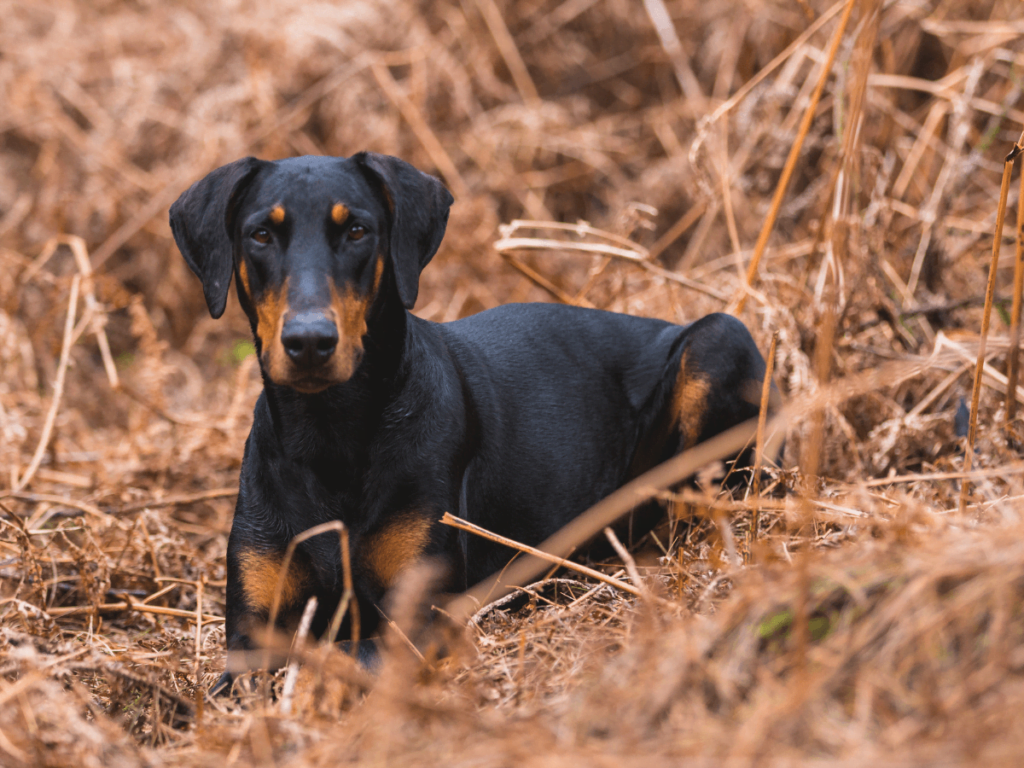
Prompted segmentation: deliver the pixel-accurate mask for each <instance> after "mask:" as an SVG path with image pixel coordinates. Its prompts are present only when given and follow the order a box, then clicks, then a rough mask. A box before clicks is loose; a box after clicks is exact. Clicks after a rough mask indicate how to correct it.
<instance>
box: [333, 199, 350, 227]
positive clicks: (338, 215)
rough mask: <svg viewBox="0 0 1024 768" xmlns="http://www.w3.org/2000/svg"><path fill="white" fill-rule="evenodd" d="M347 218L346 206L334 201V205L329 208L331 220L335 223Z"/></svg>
mask: <svg viewBox="0 0 1024 768" xmlns="http://www.w3.org/2000/svg"><path fill="white" fill-rule="evenodd" d="M347 218H348V208H346V207H345V206H344V205H342V204H341V203H335V204H334V207H333V208H331V220H332V221H334V223H335V224H341V222H343V221H344V220H345V219H347Z"/></svg>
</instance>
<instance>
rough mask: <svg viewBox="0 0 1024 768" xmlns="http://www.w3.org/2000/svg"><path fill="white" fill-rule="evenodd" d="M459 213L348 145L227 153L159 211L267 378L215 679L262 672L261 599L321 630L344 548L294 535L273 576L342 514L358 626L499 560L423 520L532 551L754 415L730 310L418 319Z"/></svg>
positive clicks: (387, 160)
mask: <svg viewBox="0 0 1024 768" xmlns="http://www.w3.org/2000/svg"><path fill="white" fill-rule="evenodd" d="M453 202H454V201H453V198H452V196H451V194H449V192H448V190H446V189H445V187H444V186H443V185H442V184H441V182H440V181H438V180H437V179H435V178H433V177H432V176H429V175H427V174H424V173H421V172H420V171H418V170H416V169H415V168H414V167H413V166H411V165H409V164H408V163H406V162H404V161H402V160H400V159H397V158H394V157H388V156H384V155H379V154H374V153H370V152H362V153H359V154H356V155H353V156H352V157H348V158H335V157H314V156H309V157H296V158H289V159H285V160H278V161H273V162H271V161H262V160H258V159H256V158H253V157H247V158H243V159H241V160H238V161H236V162H233V163H231V164H229V165H225V166H223V167H221V168H218V169H217V170H215V171H213V172H212V173H210V174H209V175H208V176H206V177H205V178H203V179H202V180H200V181H198V182H197V183H195V184H194V185H193V186H192V187H191V188H190V189H188V190H187V191H186V192H185V193H184V194H182V195H181V197H180V198H179V199H178V200H177V202H175V203H174V205H173V206H172V207H171V210H170V222H171V229H172V232H173V234H174V239H175V241H176V243H177V245H178V248H179V249H180V251H181V253H182V255H183V256H184V258H185V261H186V262H187V263H188V265H189V267H190V268H191V269H192V271H193V272H194V273H195V274H196V276H197V277H198V278H199V280H200V281H201V282H202V287H203V292H204V294H205V298H206V302H207V305H208V307H209V310H210V314H211V315H212V316H213V317H214V318H217V317H220V316H221V315H222V314H223V312H224V308H225V305H226V302H227V296H228V288H229V285H230V283H231V280H232V278H234V281H235V286H236V289H237V293H238V298H239V301H240V303H241V306H242V309H243V310H244V311H245V314H246V316H247V317H248V318H249V323H250V325H251V326H252V332H253V338H254V340H255V347H256V352H257V355H258V359H259V365H260V370H261V372H262V376H263V383H264V388H263V393H262V394H261V395H260V397H259V399H258V401H257V403H256V408H255V414H254V419H253V426H252V431H251V432H250V434H249V437H248V439H247V440H246V443H245V453H244V458H243V462H242V469H241V477H240V481H239V492H238V502H237V506H236V510H235V516H234V522H233V524H232V527H231V534H230V538H229V540H228V551H227V591H226V635H227V648H228V660H229V663H228V671H227V672H225V676H224V677H223V678H222V681H221V682H222V683H224V682H230V680H231V676H232V671H233V670H234V671H238V670H240V669H244V668H251V667H255V666H259V665H260V662H259V659H261V658H262V656H254V655H253V654H252V652H255V651H257V649H258V648H259V643H258V642H257V638H258V637H259V636H260V635H259V634H258V633H259V632H260V631H261V629H262V628H263V627H264V626H265V624H266V622H267V621H268V618H269V614H270V611H271V605H272V603H273V602H274V600H275V591H277V592H279V595H280V597H279V603H280V610H279V613H278V615H277V626H278V628H280V629H283V630H286V631H287V630H291V631H294V628H295V626H296V624H297V619H298V616H299V614H300V613H301V612H302V610H303V607H304V606H305V604H306V602H307V599H308V598H309V597H310V596H313V595H315V596H316V597H317V598H318V608H317V611H316V613H315V614H314V617H313V623H312V627H311V631H312V632H313V633H314V634H315V635H317V636H319V635H321V634H322V633H324V632H325V631H326V629H327V627H328V625H329V623H330V620H331V617H332V615H333V613H334V611H335V609H336V607H337V606H338V604H339V601H340V600H341V598H342V595H343V589H344V574H343V570H344V569H343V567H342V560H341V555H340V553H339V546H338V539H337V537H336V535H335V534H325V535H319V536H315V537H312V538H310V539H308V540H306V541H304V542H302V543H301V544H299V545H298V546H297V547H296V549H295V552H294V557H293V558H292V559H291V561H290V565H289V567H288V569H287V572H286V573H282V568H283V559H284V553H285V550H286V547H287V546H288V544H289V542H290V541H291V540H292V539H293V538H294V537H295V536H296V535H297V534H300V533H302V532H303V531H305V530H307V529H309V528H311V527H313V526H315V525H318V524H322V523H325V522H329V521H334V520H340V521H342V522H343V523H344V525H345V526H346V527H347V530H348V535H349V541H350V551H351V576H352V580H353V585H354V592H355V598H356V599H355V600H354V601H353V602H354V605H353V609H356V610H358V615H359V616H360V617H361V622H362V632H363V634H364V637H365V636H369V635H370V634H372V633H373V631H374V629H375V626H376V624H377V622H378V621H379V615H378V610H379V608H380V606H382V605H383V601H384V600H385V596H386V595H387V593H388V590H389V589H390V588H391V587H392V586H393V585H394V584H395V583H396V580H397V579H398V577H399V576H400V574H401V573H402V572H403V570H405V569H406V568H408V567H409V566H410V565H411V564H413V563H416V562H418V561H421V560H423V559H426V558H432V559H434V560H437V561H440V562H441V563H442V564H443V565H444V573H445V577H444V581H443V584H442V585H440V588H441V589H442V590H443V591H450V592H456V591H461V590H464V589H465V588H466V587H467V586H468V585H472V584H474V583H476V582H478V581H480V580H481V579H483V578H484V577H486V576H488V575H490V574H491V573H493V572H495V571H497V570H499V569H501V568H502V567H503V566H504V565H506V564H507V563H508V561H509V559H510V558H511V557H512V555H513V554H514V553H513V552H512V550H509V549H507V548H505V547H503V546H501V545H499V544H496V543H494V542H491V541H488V540H484V539H480V538H477V537H472V538H470V537H468V536H467V535H466V534H465V533H463V532H460V531H458V530H456V529H453V528H451V527H448V526H445V525H442V524H440V523H439V522H438V521H439V518H440V517H441V516H442V515H443V513H444V512H446V511H451V512H452V513H457V514H458V515H459V516H460V517H462V518H465V519H467V520H469V521H471V522H473V523H476V524H477V525H480V526H482V527H484V528H487V529H489V530H491V531H493V532H495V533H498V534H501V535H503V536H506V537H509V538H512V539H515V540H517V541H520V542H524V543H527V544H536V543H538V542H540V541H542V540H544V539H545V538H547V537H548V536H549V535H551V534H553V533H554V532H555V531H557V530H558V529H559V528H561V527H562V526H564V525H565V524H566V523H567V522H568V521H569V520H571V519H572V518H573V517H575V516H576V515H578V514H579V513H581V512H582V511H583V510H585V509H587V508H588V507H590V506H591V505H593V504H594V503H595V502H597V501H598V500H600V499H601V498H602V497H604V496H606V495H607V494H609V493H611V492H612V491H614V490H615V489H616V488H618V487H619V486H621V485H623V484H624V483H625V482H627V481H628V480H630V479H631V478H634V477H636V476H638V475H639V474H641V473H642V472H644V471H646V470H647V469H650V468H651V467H653V466H655V465H657V464H659V463H660V462H662V461H664V460H666V459H668V458H670V457H671V456H673V455H675V454H677V453H679V452H680V451H682V450H684V449H686V448H689V447H691V446H693V445H695V444H697V443H698V442H700V441H702V440H705V439H707V438H709V437H711V436H713V435H715V434H717V433H719V432H722V431H724V430H726V429H728V428H729V427H732V426H734V425H736V424H739V423H741V422H744V421H746V420H748V419H750V418H752V417H754V416H756V415H757V413H758V399H759V398H758V396H757V393H759V392H760V389H761V385H762V382H763V379H764V375H765V363H764V360H763V358H762V356H761V354H760V353H759V351H758V349H757V346H756V345H755V343H754V341H753V339H752V338H751V336H750V333H749V332H748V331H747V329H746V327H745V326H744V325H743V324H742V323H741V322H740V321H739V320H737V319H735V318H733V317H731V316H729V315H725V314H711V315H708V316H706V317H703V318H701V319H699V320H697V321H696V322H693V323H690V324H689V325H682V326H681V325H675V324H672V323H668V322H664V321H661V320H654V319H648V318H640V317H632V316H629V315H624V314H617V313H613V312H606V311H602V310H597V309H583V308H578V307H569V306H564V305H555V304H543V303H537V304H512V305H506V306H500V307H496V308H494V309H490V310H486V311H484V312H480V313H479V314H476V315H473V316H471V317H467V318H464V319H461V320H456V321H454V322H449V323H434V322H429V321H427V320H423V319H421V318H419V317H417V316H416V315H414V314H412V313H411V312H410V310H411V309H412V307H413V306H414V304H415V303H416V296H417V292H418V286H419V276H420V273H421V272H422V270H423V269H424V268H425V267H426V266H427V264H428V263H429V262H430V260H431V258H432V257H433V256H434V254H435V253H436V251H437V249H438V247H439V246H440V244H441V239H442V237H443V236H444V233H445V228H446V226H447V221H448V213H449V208H450V206H451V205H452V203H453ZM748 453H749V451H748ZM653 506H654V507H655V508H656V507H657V505H656V504H655V505H653ZM658 511H660V510H657V509H649V510H647V513H648V514H653V513H656V512H658ZM346 621H347V620H346ZM342 636H343V637H344V636H345V635H344V632H343V634H342ZM364 647H365V648H366V650H365V651H364ZM358 651H359V653H360V654H361V655H362V656H364V661H366V660H367V659H369V658H371V657H372V649H370V648H369V646H366V645H365V643H364V644H360V646H359V647H358ZM367 663H369V661H367Z"/></svg>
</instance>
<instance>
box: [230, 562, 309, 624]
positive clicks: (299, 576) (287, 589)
mask: <svg viewBox="0 0 1024 768" xmlns="http://www.w3.org/2000/svg"><path fill="white" fill-rule="evenodd" d="M281 560H282V557H281V555H280V554H278V553H276V552H261V551H260V550H258V549H246V550H243V551H242V552H240V553H239V555H238V564H239V569H240V573H241V580H242V591H243V592H244V593H245V600H246V602H247V603H248V604H249V607H250V608H251V609H252V610H253V611H254V612H258V613H263V614H269V613H270V608H271V606H272V605H273V604H274V593H275V592H276V590H277V582H278V580H279V579H282V578H283V583H282V584H281V610H282V612H286V609H288V608H289V607H291V606H294V605H295V604H296V603H298V602H299V601H300V600H301V599H302V598H303V596H304V595H305V592H306V590H307V588H308V585H309V573H308V572H307V570H306V569H305V568H304V567H303V566H302V565H300V564H298V563H296V562H295V560H294V559H293V560H292V562H291V564H290V565H289V567H288V573H287V574H285V575H284V576H283V577H282V575H281Z"/></svg>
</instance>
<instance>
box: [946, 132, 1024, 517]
mask: <svg viewBox="0 0 1024 768" xmlns="http://www.w3.org/2000/svg"><path fill="white" fill-rule="evenodd" d="M1022 151H1024V131H1022V132H1021V135H1020V138H1019V139H1017V143H1016V144H1014V145H1013V149H1012V150H1010V153H1009V154H1008V155H1007V156H1006V160H1005V161H1004V162H1003V181H1002V184H1001V185H1000V187H999V208H998V209H997V210H996V231H995V235H994V236H993V238H992V262H991V263H990V264H989V268H988V283H987V285H986V287H985V309H984V311H983V312H982V315H981V335H980V338H979V339H978V363H977V365H976V366H975V368H974V387H973V388H972V390H971V424H970V428H969V429H968V431H967V447H966V449H965V451H964V472H970V471H971V461H972V459H973V457H974V440H975V437H976V436H977V433H978V405H979V403H980V401H981V374H982V371H983V370H984V367H985V344H986V342H987V341H988V327H989V322H990V320H991V318H992V298H993V297H994V296H995V292H996V272H997V271H998V269H999V250H1000V248H1001V247H1002V244H1003V221H1004V220H1005V218H1006V200H1007V198H1008V197H1009V195H1010V176H1011V174H1012V173H1013V161H1014V160H1016V159H1017V155H1019V154H1020V153H1021V152H1022ZM970 492H971V481H970V479H969V478H964V480H963V483H961V485H960V513H961V514H963V513H964V511H965V510H966V509H967V499H968V496H969V495H970Z"/></svg>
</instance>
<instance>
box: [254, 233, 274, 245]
mask: <svg viewBox="0 0 1024 768" xmlns="http://www.w3.org/2000/svg"><path fill="white" fill-rule="evenodd" d="M250 237H252V239H253V240H255V241H256V242H257V243H259V244H260V245H266V244H267V243H269V242H270V233H269V232H268V231H267V230H265V229H257V230H256V231H255V232H253V233H252V235H250Z"/></svg>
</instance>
